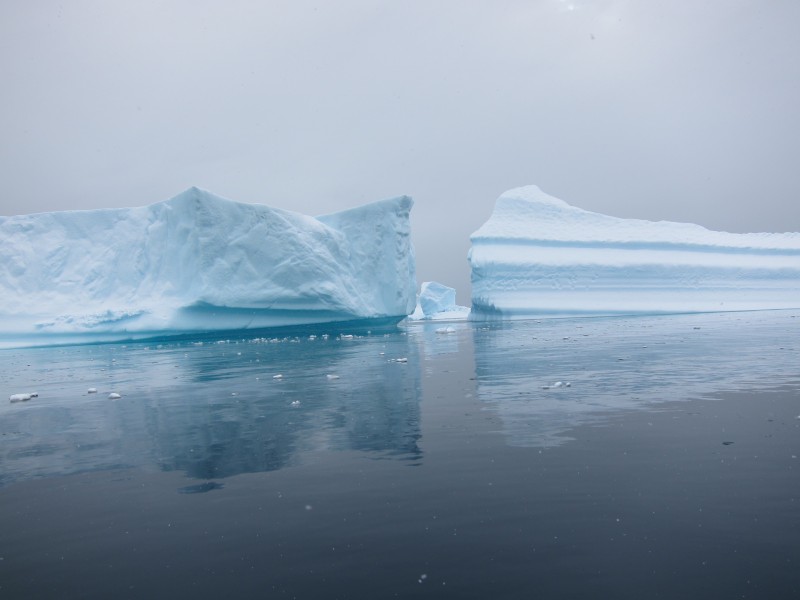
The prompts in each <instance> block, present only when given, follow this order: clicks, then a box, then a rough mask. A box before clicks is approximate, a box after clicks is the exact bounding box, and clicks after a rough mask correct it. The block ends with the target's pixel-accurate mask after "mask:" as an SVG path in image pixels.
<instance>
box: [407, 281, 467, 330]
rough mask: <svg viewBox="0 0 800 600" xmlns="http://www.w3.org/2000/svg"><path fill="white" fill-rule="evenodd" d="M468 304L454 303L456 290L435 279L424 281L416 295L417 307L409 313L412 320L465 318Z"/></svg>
mask: <svg viewBox="0 0 800 600" xmlns="http://www.w3.org/2000/svg"><path fill="white" fill-rule="evenodd" d="M469 310H470V309H469V307H468V306H459V305H458V304H456V290H455V289H454V288H451V287H447V286H446V285H443V284H441V283H438V282H436V281H424V282H423V283H422V285H421V286H420V292H419V296H418V297H417V307H416V309H415V310H414V312H413V313H412V314H411V315H409V319H410V320H412V321H419V320H422V319H432V320H444V319H447V320H451V319H466V318H467V316H469Z"/></svg>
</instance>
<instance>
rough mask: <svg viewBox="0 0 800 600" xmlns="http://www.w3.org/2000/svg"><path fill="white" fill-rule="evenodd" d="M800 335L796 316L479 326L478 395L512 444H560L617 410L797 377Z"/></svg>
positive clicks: (781, 313)
mask: <svg viewBox="0 0 800 600" xmlns="http://www.w3.org/2000/svg"><path fill="white" fill-rule="evenodd" d="M798 334H800V317H796V316H795V314H794V313H793V312H791V311H770V312H753V313H719V314H705V315H678V316H661V317H653V318H647V317H640V318H629V319H621V318H605V319H548V320H541V321H527V322H516V323H501V324H496V325H491V326H484V325H480V326H477V327H476V328H475V329H474V330H473V340H474V345H475V371H476V378H477V383H478V394H479V397H480V399H481V401H482V402H484V403H485V405H486V406H487V407H488V408H490V409H491V410H493V411H496V413H497V414H498V415H499V416H500V417H501V419H502V422H503V430H504V432H505V434H506V435H507V439H508V442H509V443H510V444H511V445H515V446H534V447H535V446H539V447H547V446H555V445H558V444H561V443H563V442H564V441H565V440H567V439H569V437H568V432H569V430H570V429H572V428H574V427H576V426H578V425H583V424H587V423H597V422H602V421H603V420H604V419H606V418H607V415H608V413H609V411H618V410H621V409H626V410H630V409H642V408H647V407H652V406H653V405H655V404H657V403H659V402H663V401H667V400H682V399H690V398H696V397H701V396H706V395H709V394H712V393H716V392H720V391H725V390H736V389H741V388H751V387H754V386H756V387H757V386H771V385H774V384H775V383H783V382H786V381H789V380H791V379H792V378H797V376H798V373H799V372H800V369H799V368H798V365H800V337H799V335H798ZM567 384H569V385H567Z"/></svg>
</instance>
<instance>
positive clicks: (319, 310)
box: [0, 188, 416, 347]
mask: <svg viewBox="0 0 800 600" xmlns="http://www.w3.org/2000/svg"><path fill="white" fill-rule="evenodd" d="M411 206H412V200H411V198H409V197H407V196H403V197H399V198H394V199H390V200H383V201H379V202H374V203H372V204H368V205H365V206H362V207H359V208H355V209H351V210H346V211H342V212H338V213H334V214H330V215H325V216H320V217H316V218H314V217H310V216H305V215H301V214H298V213H294V212H290V211H285V210H279V209H273V208H269V207H266V206H263V205H254V204H241V203H237V202H232V201H230V200H226V199H223V198H220V197H218V196H215V195H214V194H211V193H209V192H206V191H203V190H200V189H197V188H190V189H189V190H187V191H185V192H183V193H181V194H179V195H178V196H175V197H174V198H172V199H170V200H167V201H165V202H161V203H157V204H153V205H150V206H146V207H140V208H129V209H105V210H91V211H65V212H55V213H41V214H34V215H23V216H16V217H0V240H2V244H0V294H1V295H2V299H3V301H2V303H1V304H0V347H4V346H5V347H8V346H19V345H39V344H49V343H53V344H57V343H69V342H75V341H87V340H88V341H99V340H119V339H127V338H136V337H147V336H150V335H153V334H164V333H182V332H197V331H214V330H230V329H242V328H261V327H276V326H286V325H298V324H309V323H324V322H339V321H350V320H360V319H389V320H391V319H394V320H400V319H401V318H403V317H405V316H406V315H408V314H409V313H411V312H412V311H413V310H414V306H415V297H416V280H415V270H414V253H413V248H412V245H411V240H410V225H409V212H410V210H411Z"/></svg>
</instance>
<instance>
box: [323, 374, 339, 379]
mask: <svg viewBox="0 0 800 600" xmlns="http://www.w3.org/2000/svg"><path fill="white" fill-rule="evenodd" d="M325 377H327V378H328V379H339V376H338V375H334V374H333V373H328V374H327V375H325Z"/></svg>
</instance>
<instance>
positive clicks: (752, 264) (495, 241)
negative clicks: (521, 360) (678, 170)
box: [468, 186, 800, 319]
mask: <svg viewBox="0 0 800 600" xmlns="http://www.w3.org/2000/svg"><path fill="white" fill-rule="evenodd" d="M470 239H471V242H472V246H471V248H470V251H469V256H468V258H469V262H470V265H471V269H472V313H471V314H472V318H473V319H491V318H531V317H533V318H535V317H540V316H541V317H544V316H569V315H581V316H603V315H622V314H626V315H633V314H658V313H689V312H718V311H743V310H762V309H789V308H798V307H800V233H726V232H718V231H710V230H708V229H706V228H704V227H701V226H700V225H694V224H690V223H673V222H667V221H661V222H653V221H644V220H638V219H621V218H617V217H612V216H607V215H603V214H599V213H594V212H589V211H586V210H582V209H580V208H577V207H574V206H570V205H569V204H567V203H566V202H563V201H562V200H559V199H557V198H554V197H553V196H550V195H548V194H545V193H544V192H542V191H541V190H540V189H539V188H538V187H536V186H527V187H521V188H517V189H513V190H510V191H508V192H506V193H504V194H503V195H502V196H500V198H499V199H498V200H497V203H496V205H495V208H494V211H493V213H492V215H491V217H490V218H489V220H488V221H487V222H486V223H484V225H483V226H481V227H480V228H479V229H478V230H477V231H476V232H475V233H473V234H472V236H471V238H470Z"/></svg>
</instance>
